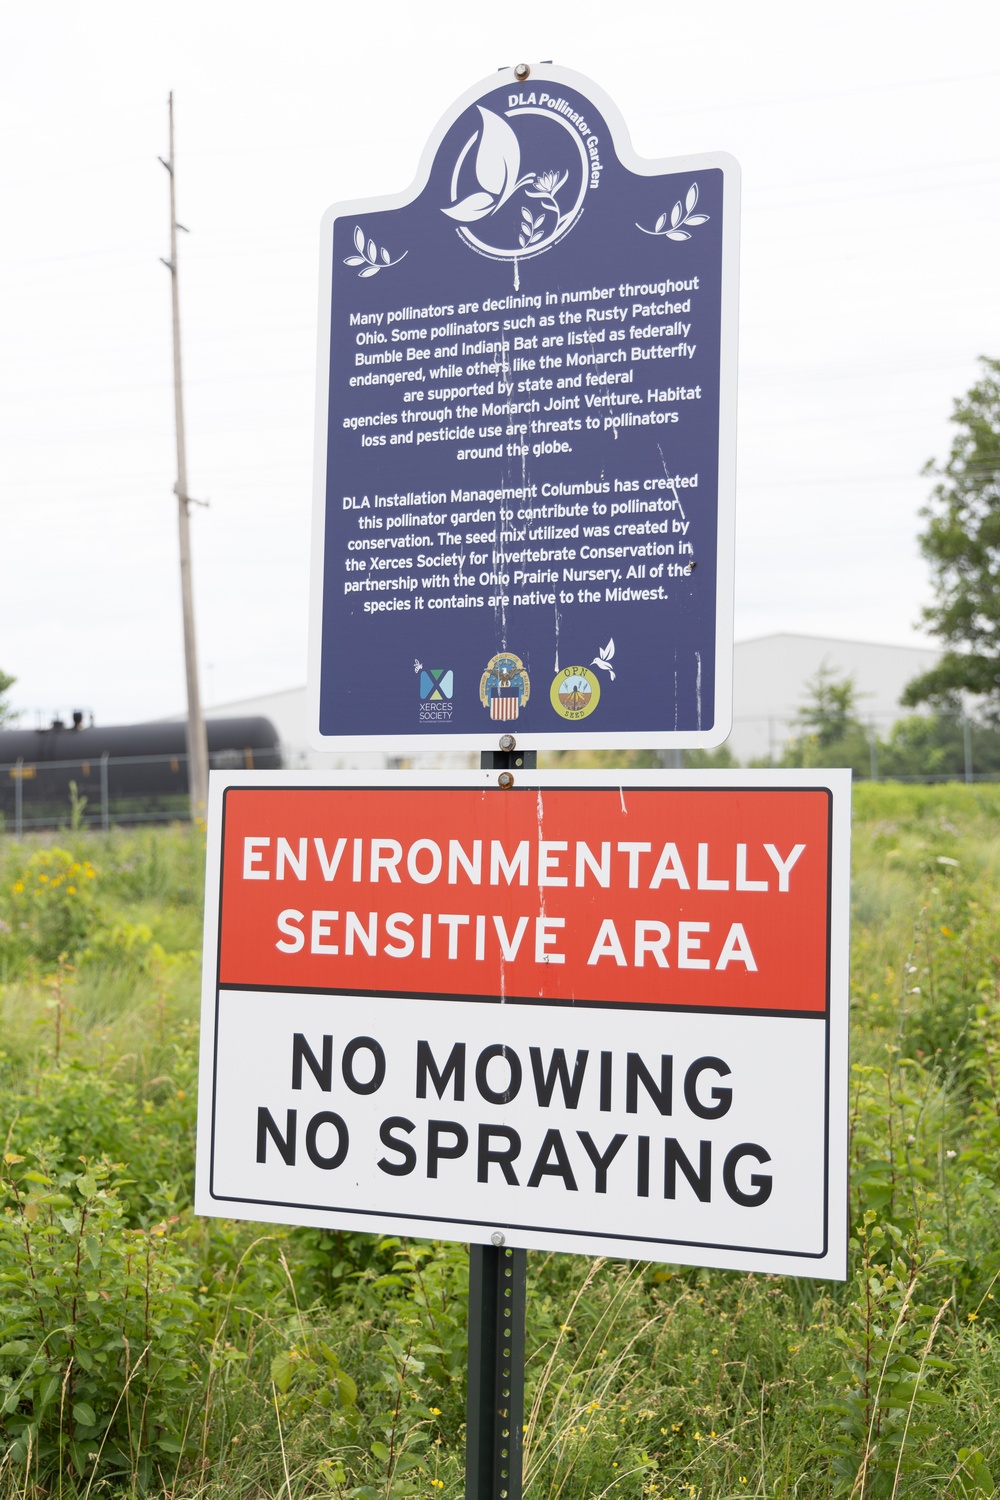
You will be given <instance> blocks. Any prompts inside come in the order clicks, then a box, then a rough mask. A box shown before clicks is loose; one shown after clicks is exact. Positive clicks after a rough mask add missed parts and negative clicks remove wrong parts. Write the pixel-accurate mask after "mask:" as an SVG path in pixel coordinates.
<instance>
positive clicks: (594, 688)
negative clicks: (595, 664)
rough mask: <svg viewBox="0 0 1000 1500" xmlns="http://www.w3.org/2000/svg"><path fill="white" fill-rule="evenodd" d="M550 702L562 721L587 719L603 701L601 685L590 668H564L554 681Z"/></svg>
mask: <svg viewBox="0 0 1000 1500" xmlns="http://www.w3.org/2000/svg"><path fill="white" fill-rule="evenodd" d="M549 700H550V702H551V704H552V707H553V708H554V709H555V711H556V713H557V714H558V715H559V717H560V718H561V719H573V720H576V719H585V718H586V717H587V715H588V714H592V713H593V712H594V709H595V708H596V707H597V705H598V704H599V703H600V701H601V684H600V683H599V682H598V680H597V678H596V677H595V676H594V674H593V672H591V671H590V669H589V668H588V667H564V668H563V669H562V671H561V672H558V673H557V674H556V676H555V677H554V678H553V679H552V686H551V687H550V689H549Z"/></svg>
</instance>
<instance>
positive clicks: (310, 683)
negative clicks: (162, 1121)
mask: <svg viewBox="0 0 1000 1500" xmlns="http://www.w3.org/2000/svg"><path fill="white" fill-rule="evenodd" d="M536 82H539V83H554V84H556V85H561V86H563V87H566V88H571V89H575V90H577V91H578V92H580V93H582V94H583V95H584V96H585V97H586V98H588V99H591V100H592V101H593V103H594V104H595V105H596V107H597V108H598V109H599V110H600V111H601V113H602V114H603V116H604V118H605V120H606V122H607V125H608V129H609V130H610V132H611V138H612V142H613V145H614V148H615V150H616V152H617V154H618V158H619V160H620V161H621V163H622V165H623V166H625V167H627V168H628V170H629V171H630V172H634V173H635V174H636V175H638V176H643V177H655V176H660V175H662V174H664V173H668V172H700V171H708V170H710V169H713V168H716V169H719V170H721V171H722V173H723V191H724V201H725V210H724V214H723V224H722V284H721V292H722V301H721V322H720V361H719V486H718V534H717V539H716V578H715V586H716V618H715V642H716V651H715V703H714V709H715V719H714V723H713V726H712V728H711V729H706V730H676V731H675V730H640V731H631V730H630V731H623V732H614V733H605V734H601V733H600V732H599V731H598V730H595V729H586V730H580V731H571V730H569V729H559V728H551V729H545V730H531V731H528V730H520V729H519V730H518V733H517V743H518V747H519V748H520V749H522V750H545V749H568V748H574V749H579V750H631V749H648V748H651V747H652V748H661V749H665V748H670V747H673V748H676V749H695V748H699V747H700V748H702V749H711V748H713V747H714V746H716V745H721V744H722V743H723V742H724V741H725V740H726V739H727V738H728V737H729V734H730V732H731V730H732V724H733V649H732V643H733V613H734V587H735V585H734V576H735V554H736V386H737V354H738V344H739V326H738V323H739V234H740V184H741V174H740V166H739V163H738V162H737V161H736V159H735V158H734V157H732V156H730V155H728V154H727V153H726V152H709V153H706V154H704V155H697V156H677V157H660V158H656V159H650V158H646V157H641V156H638V155H637V154H636V152H635V151H634V149H633V147H632V142H631V138H630V136H629V133H628V127H627V126H626V124H625V120H624V118H623V116H622V114H621V112H620V111H619V109H618V106H617V105H616V104H615V103H614V101H613V100H612V99H610V98H609V97H608V95H607V94H605V92H604V90H603V89H601V88H600V87H599V86H598V85H597V84H595V83H593V82H592V81H591V80H590V79H589V78H587V77H585V76H584V75H583V74H582V73H577V72H575V71H573V70H572V69H570V68H563V67H557V66H555V65H553V64H551V63H536V64H534V65H533V66H532V70H531V86H532V87H534V85H535V83H536ZM505 85H506V86H508V87H510V88H517V89H518V90H520V89H523V88H524V86H525V84H524V82H523V81H522V80H520V79H518V78H516V77H515V76H514V70H513V68H502V69H500V71H499V72H497V73H495V74H492V75H491V76H489V77H488V78H484V79H483V80H482V82H481V83H477V84H474V85H473V87H472V88H470V89H468V90H467V91H466V92H465V93H464V94H463V95H461V97H460V98H459V99H457V100H456V101H455V102H454V104H452V106H451V107H450V109H448V111H447V112H446V113H445V114H444V115H443V116H442V118H441V119H440V120H439V121H438V124H437V125H436V127H435V128H434V130H433V131H432V132H431V134H430V136H429V138H428V141H427V144H426V146H425V147H424V151H423V154H422V156H421V158H420V162H419V165H418V167H417V173H416V176H415V177H414V179H413V182H412V183H411V185H410V186H409V187H408V188H406V189H405V190H404V191H403V192H401V193H393V194H389V195H387V196H384V197H379V198H356V199H349V200H347V201H345V202H342V203H335V204H333V205H332V207H330V208H328V209H327V211H326V213H325V214H324V215H323V219H322V224H321V229H320V257H319V299H318V300H319V312H318V320H319V335H318V347H317V355H316V437H315V449H314V460H313V462H314V470H313V473H314V479H313V526H312V552H311V565H310V592H309V600H310V602H309V657H308V671H307V679H306V682H307V686H306V704H307V707H306V723H307V731H308V733H309V735H310V743H311V744H312V745H313V747H314V748H315V749H318V750H384V751H388V752H390V753H392V754H395V753H397V752H399V751H407V752H411V751H416V750H425V751H427V750H431V751H433V750H442V749H444V748H445V747H447V748H448V749H454V750H456V751H461V750H481V749H482V748H483V746H484V744H485V743H486V742H487V741H488V740H491V739H492V736H491V734H490V729H491V728H492V727H493V726H491V725H489V724H484V727H483V732H482V733H481V734H480V733H475V734H443V733H438V734H436V735H434V734H416V733H414V734H412V735H407V734H391V735H385V734H335V735H324V734H322V733H321V731H320V728H319V713H320V668H321V663H322V651H323V571H324V558H325V555H326V551H325V539H326V517H327V506H326V500H327V460H328V447H329V431H328V428H329V416H330V405H329V403H330V346H331V338H332V323H331V320H332V299H333V288H332V281H331V267H332V264H333V230H334V224H335V222H336V220H337V219H338V218H341V217H345V218H354V217H356V216H357V215H358V214H363V213H382V212H385V211H387V210H391V209H397V208H406V207H407V205H408V204H410V203H412V202H414V201H415V199H416V198H418V197H419V196H420V194H421V193H422V192H423V190H424V188H425V187H426V185H427V182H428V180H429V178H430V173H431V168H432V166H433V164H434V158H435V156H436V155H437V152H438V149H439V147H440V145H441V143H442V141H443V140H444V137H445V135H446V134H447V132H448V131H449V130H450V128H451V126H452V125H453V124H454V122H455V121H456V120H457V119H458V118H459V116H460V115H461V114H463V113H464V111H465V110H466V109H468V108H469V106H470V105H473V104H475V103H476V102H477V100H479V99H481V98H482V97H483V95H484V94H487V93H491V92H492V91H493V90H495V89H497V88H500V87H503V86H505Z"/></svg>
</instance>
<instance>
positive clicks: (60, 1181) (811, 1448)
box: [0, 784, 1000, 1500]
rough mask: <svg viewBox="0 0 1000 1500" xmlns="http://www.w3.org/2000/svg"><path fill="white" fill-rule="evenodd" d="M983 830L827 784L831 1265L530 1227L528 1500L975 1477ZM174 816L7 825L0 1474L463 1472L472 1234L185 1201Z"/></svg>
mask: <svg viewBox="0 0 1000 1500" xmlns="http://www.w3.org/2000/svg"><path fill="white" fill-rule="evenodd" d="M998 833H1000V787H995V786H980V787H968V786H964V785H958V784H947V785H941V786H935V787H913V786H908V787H902V786H898V785H893V784H883V785H875V784H867V785H861V786H858V787H856V788H855V797H854V887H853V944H852V978H851V1008H852V1028H853V1030H852V1074H851V1100H850V1120H851V1144H850V1150H851V1195H850V1207H851V1223H852V1225H853V1226H854V1236H853V1239H852V1248H851V1272H850V1279H849V1280H848V1281H847V1282H846V1283H845V1284H843V1285H840V1284H829V1283H819V1282H814V1281H811V1280H808V1279H792V1278H779V1277H770V1276H761V1275H746V1274H740V1273H734V1272H718V1271H705V1270H678V1269H674V1268H671V1267H669V1266H663V1265H656V1264H649V1263H627V1262H619V1261H603V1262H602V1261H588V1260H585V1259H582V1258H578V1257H574V1256H566V1255H562V1256H546V1255H542V1254H532V1255H530V1256H529V1269H528V1278H529V1287H528V1297H529V1310H528V1364H527V1405H528V1415H527V1427H526V1432H525V1453H526V1457H525V1493H526V1495H527V1496H529V1497H531V1500H557V1497H561V1500H574V1497H587V1500H598V1497H603V1496H613V1497H615V1500H638V1497H640V1496H652V1497H656V1500H670V1497H673V1500H687V1497H703V1500H708V1497H712V1500H728V1497H734V1496H741V1497H742V1496H758V1497H765V1496H766V1497H785V1496H799V1497H803V1500H818V1497H827V1496H830V1497H833V1496H837V1497H841V1496H842V1497H858V1500H863V1497H872V1500H875V1497H892V1496H898V1497H905V1500H922V1497H928V1500H931V1497H934V1500H941V1497H963V1500H970V1497H973V1496H976V1497H983V1496H989V1495H993V1494H994V1493H995V1487H994V1480H993V1477H992V1476H993V1474H996V1475H997V1477H998V1479H1000V1357H998V1356H1000V1343H998V1335H997V1314H996V1301H995V1298H997V1299H1000V1195H998V1190H997V1183H998V1175H1000V1092H998V1073H1000V996H998V988H997V985H998V965H1000V917H998V910H997V894H998V889H1000V839H998ZM203 845H204V835H203V833H202V832H200V831H199V830H198V829H197V828H195V829H189V828H186V827H174V828H170V829H166V830H140V831H132V832H128V833H119V832H112V833H111V834H110V835H107V836H104V837H102V836H100V835H88V834H82V833H79V832H70V831H68V830H67V831H65V832H63V833H60V834H58V835H53V836H51V837H49V836H45V837H42V836H38V837H36V838H34V839H32V840H30V841H25V842H24V843H21V844H18V843H15V842H14V841H13V840H11V839H10V838H9V837H4V838H0V1016H2V1035H0V1117H2V1120H0V1123H2V1133H3V1139H4V1147H3V1177H2V1183H0V1195H2V1198H3V1216H2V1219H0V1495H2V1496H22V1497H25V1500H29V1497H30V1500H35V1497H40V1496H42V1495H45V1496H62V1497H65V1500H80V1497H85V1496H90V1495H94V1496H97V1495H108V1494H122V1495H129V1496H131V1495H133V1494H134V1495H139V1494H149V1495H154V1496H175V1497H178V1500H181V1497H183V1500H194V1497H209V1496H211V1497H218V1500H222V1497H227V1500H230V1497H232V1500H242V1497H245V1500H250V1497H255V1500H256V1497H264V1496H268V1497H270V1496H274V1497H275V1500H277V1497H279V1496H283V1497H288V1500H292V1497H295V1500H298V1497H306V1496H316V1497H331V1500H333V1497H336V1500H348V1497H364V1500H393V1497H402V1496H417V1497H421V1500H423V1497H433V1496H443V1497H445V1500H459V1497H460V1496H462V1494H463V1438H464V1433H463V1422H464V1399H465V1398H464V1371H465V1320H466V1307H465V1298H466V1291H467V1275H468V1273H467V1259H466V1253H465V1250H464V1247H462V1246H457V1245H447V1244H437V1243H430V1242H422V1241H415V1240H411V1241H401V1240H388V1239H378V1238H376V1237H373V1236H361V1235H349V1234H339V1233H337V1232H333V1231H322V1230H307V1229H282V1228H273V1227H270V1226H261V1225H254V1224H248V1223H236V1222H228V1221H223V1220H212V1221H208V1220H202V1219H196V1218H195V1217H194V1216H193V1215H192V1213H191V1210H190V1202H191V1191H192V1176H193V1161H194V1113H195V1092H196V1087H195V1080H196V1046H197V1005H198V985H199V947H200V939H201V867H202V862H203V857H204V854H203Z"/></svg>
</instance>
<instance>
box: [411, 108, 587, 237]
mask: <svg viewBox="0 0 1000 1500" xmlns="http://www.w3.org/2000/svg"><path fill="white" fill-rule="evenodd" d="M476 109H477V111H478V114H479V119H478V121H477V122H476V124H477V128H476V129H475V130H474V131H473V132H472V134H471V135H470V136H469V138H468V140H467V141H466V142H465V145H464V146H463V147H462V148H461V150H460V151H459V153H458V158H457V160H456V162H455V166H454V170H453V171H452V174H451V184H450V186H451V202H450V203H449V204H446V205H445V206H444V207H443V208H442V210H441V212H442V213H444V214H447V215H448V217H449V218H450V219H454V220H455V222H456V223H457V224H458V225H459V234H460V235H461V236H462V239H464V240H465V242H466V244H468V245H470V246H471V247H472V249H473V250H476V251H477V252H478V253H479V254H480V255H487V256H489V257H490V258H491V259H492V260H513V261H518V260H527V259H528V258H529V256H532V255H541V253H542V251H543V250H549V249H551V247H552V246H553V245H554V244H555V243H556V242H557V241H558V240H561V239H562V237H563V235H565V234H568V233H569V231H570V230H571V229H572V227H573V225H574V224H575V223H576V221H577V219H578V218H579V217H580V213H581V211H582V209H583V202H584V199H585V198H586V196H587V184H588V181H589V176H590V162H589V158H588V155H587V146H586V142H585V140H584V138H583V136H582V135H581V132H580V129H579V127H578V126H577V125H576V124H575V123H573V121H572V120H569V119H566V118H565V116H564V115H562V114H559V113H557V112H556V111H555V110H553V109H541V108H539V107H538V106H537V105H534V104H518V105H516V106H515V107H514V108H513V109H508V110H505V111H504V113H503V114H498V113H497V112H496V111H495V110H492V109H485V108H484V107H483V105H481V104H479V105H477V106H476Z"/></svg>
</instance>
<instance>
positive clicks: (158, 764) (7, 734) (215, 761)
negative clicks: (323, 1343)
mask: <svg viewBox="0 0 1000 1500" xmlns="http://www.w3.org/2000/svg"><path fill="white" fill-rule="evenodd" d="M205 729H206V733H207V737H208V760H209V766H210V767H211V768H212V769H213V770H215V769H223V768H225V769H247V770H272V769H278V768H280V766H281V764H282V758H281V745H280V742H279V739H278V731H277V730H276V729H275V727H274V725H273V724H272V723H271V721H270V719H266V718H263V717H261V716H255V717H243V718H233V719H208V720H206V723H205ZM186 733H187V731H186V725H185V723H184V721H183V720H179V721H178V720H164V721H159V722H154V723H149V724H111V725H106V726H104V727H97V726H94V725H84V723H83V715H82V714H74V715H73V723H72V724H66V723H63V722H62V721H61V720H58V719H57V720H54V721H53V723H52V724H51V725H49V727H48V728H47V729H4V730H0V813H2V815H3V826H4V827H6V829H7V831H8V832H12V831H14V830H15V828H16V827H17V826H18V825H20V827H22V828H42V827H51V826H53V825H56V826H58V825H59V824H64V823H67V822H69V820H70V815H71V801H72V797H73V793H72V791H71V787H70V783H71V782H74V783H75V785H76V794H75V795H76V797H77V799H81V798H84V797H85V798H86V799H87V805H86V808H85V809H84V810H83V813H82V818H81V821H82V822H83V823H85V824H87V825H90V824H95V823H96V824H100V823H101V822H102V821H103V822H107V821H109V820H110V821H111V822H116V823H122V822H146V821H149V822H154V821H160V820H161V819H163V818H169V817H185V816H187V811H188V801H187V799H188V770H187V738H186Z"/></svg>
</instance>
